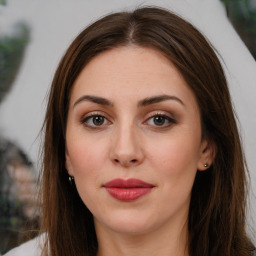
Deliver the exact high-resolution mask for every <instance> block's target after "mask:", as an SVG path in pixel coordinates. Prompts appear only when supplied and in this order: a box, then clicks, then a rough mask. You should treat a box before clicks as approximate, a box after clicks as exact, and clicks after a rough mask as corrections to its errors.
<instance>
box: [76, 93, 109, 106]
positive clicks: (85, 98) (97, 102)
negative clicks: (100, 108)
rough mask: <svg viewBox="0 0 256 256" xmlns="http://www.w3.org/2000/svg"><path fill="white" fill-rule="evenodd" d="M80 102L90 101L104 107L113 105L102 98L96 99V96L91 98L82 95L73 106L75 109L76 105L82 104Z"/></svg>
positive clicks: (90, 96)
mask: <svg viewBox="0 0 256 256" xmlns="http://www.w3.org/2000/svg"><path fill="white" fill-rule="evenodd" d="M82 101H90V102H93V103H96V104H99V105H104V106H113V105H114V104H113V103H112V102H111V101H109V100H108V99H105V98H102V97H98V96H92V95H84V96H82V97H80V98H79V99H78V100H77V101H76V102H75V103H74V106H73V107H75V106H76V105H77V104H78V103H80V102H82Z"/></svg>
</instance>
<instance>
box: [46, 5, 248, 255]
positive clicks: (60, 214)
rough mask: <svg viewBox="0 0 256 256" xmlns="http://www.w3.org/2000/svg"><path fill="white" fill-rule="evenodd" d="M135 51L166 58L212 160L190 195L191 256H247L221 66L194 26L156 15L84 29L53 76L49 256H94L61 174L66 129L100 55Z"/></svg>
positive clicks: (127, 16) (237, 150)
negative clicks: (85, 72) (73, 101)
mask: <svg viewBox="0 0 256 256" xmlns="http://www.w3.org/2000/svg"><path fill="white" fill-rule="evenodd" d="M130 44H133V45H137V46H141V47H150V48H154V49H157V50H158V51H160V52H161V53H162V54H163V55H165V56H166V57H167V58H168V59H169V60H170V61H171V62H172V63H174V64H175V66H176V67H177V68H178V70H179V71H180V73H181V74H182V75H183V77H184V78H185V80H186V82H187V84H188V85H189V86H190V87H191V89H192V90H193V92H194V94H195V96H196V99H197V102H198V105H199V108H200V111H201V120H202V130H203V136H206V137H207V138H208V139H209V140H211V141H212V142H213V143H214V144H215V146H216V152H217V153H216V157H215V160H214V163H213V164H212V166H211V167H210V168H209V169H208V170H207V171H205V172H198V173H197V176H196V179H195V183H194V186H193V190H192V195H191V204H190V211H189V216H188V225H189V245H188V246H189V254H190V256H206V255H207V256H218V255H219V256H225V255H226V256H235V255H237V256H238V255H239V256H246V255H248V256H249V255H250V251H251V250H252V249H253V245H252V243H251V242H250V239H249V238H248V237H247V235H246V232H245V215H246V213H245V206H246V170H245V160H244V156H243V152H242V148H241V143H240V138H239V134H238V129H237V125H236V120H235V117H234V111H233V108H232V104H231V99H230V94H229V90H228V87H227V82H226V79H225V75H224V73H223V69H222V67H221V64H220V62H219V60H218V58H217V56H216V54H215V52H214V50H213V49H212V47H211V46H210V44H209V43H208V42H207V40H206V39H205V38H204V37H203V36H202V34H201V33H200V32H198V30H196V29H195V28H194V27H193V26H192V25H191V24H189V23H188V22H186V21H184V20H183V19H182V18H180V17H178V16H177V15H175V14H173V13H171V12H169V11H167V10H164V9H160V8H155V7H145V8H140V9H137V10H135V11H133V12H120V13H114V14H110V15H108V16H106V17H104V18H102V19H100V20H98V21H96V22H95V23H93V24H92V25H90V26H89V27H88V28H86V29H85V30H84V31H82V32H81V33H80V35H78V37H77V38H76V39H75V40H74V41H73V43H72V44H71V46H70V47H69V48H68V50H67V52H66V53H65V55H64V57H63V58H62V60H61V62H60V64H59V67H58V69H57V71H56V73H55V76H54V79H53V82H52V87H51V91H50V95H49V102H48V107H47V112H46V117H45V123H44V134H45V138H44V148H43V153H44V156H43V157H44V158H43V173H42V178H43V180H42V203H43V204H42V206H43V217H42V232H45V233H46V237H47V240H46V243H45V253H47V251H48V250H49V253H50V255H51V256H65V255H68V256H70V255H76V256H82V255H83V256H84V255H96V252H97V238H96V234H95V229H94V224H93V216H92V214H91V213H90V211H89V210H88V209H87V207H86V206H85V205H84V203H83V202H82V201H81V199H80V197H79V195H78V193H77V190H76V187H75V185H71V184H70V183H69V179H68V174H67V171H66V170H65V128H66V120H67V112H68V107H69V97H70V92H71V88H72V85H73V84H74V81H75V79H76V78H77V76H78V75H79V73H80V72H81V70H82V69H83V68H84V67H85V65H86V64H87V63H88V62H89V61H90V60H91V59H92V58H93V57H94V56H96V55H97V54H99V53H100V52H103V51H106V50H108V49H111V48H115V47H119V46H126V45H130Z"/></svg>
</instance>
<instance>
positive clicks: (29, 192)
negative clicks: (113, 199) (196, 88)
mask: <svg viewBox="0 0 256 256" xmlns="http://www.w3.org/2000/svg"><path fill="white" fill-rule="evenodd" d="M141 5H158V6H163V7H166V8H169V9H170V10H173V11H174V12H177V13H179V14H180V15H181V16H183V17H184V18H186V19H187V20H188V21H190V22H191V23H193V24H194V25H195V26H196V27H197V28H199V30H201V31H202V32H203V33H204V34H205V35H206V37H207V38H208V39H209V40H210V41H211V42H212V44H213V45H214V46H215V47H216V49H217V50H218V52H219V53H220V55H221V56H222V57H221V61H222V63H223V66H224V69H225V72H226V76H227V79H228V82H229V86H230V90H231V94H232V97H233V100H234V106H235V109H236V112H237V114H238V118H239V120H240V124H239V127H240V130H241V134H242V139H243V142H244V148H245V153H246V156H247V160H248V166H249V170H250V175H251V180H252V190H251V210H250V213H249V216H248V218H249V220H248V222H249V223H250V225H253V224H252V223H253V221H254V219H253V218H254V212H256V211H255V208H256V200H255V196H254V194H255V190H254V187H255V186H256V168H255V166H256V158H255V152H256V135H255V131H256V120H255V116H256V104H255V96H254V95H255V93H256V62H255V59H256V0H222V1H221V0H187V1H186V0H167V1H156V0H155V1H139V0H130V1H125V0H108V1H103V0H95V1H89V0H87V1H86V0H76V1H71V0H51V1H50V0H0V254H1V253H5V252H6V251H7V250H9V249H11V248H13V247H15V246H17V245H18V244H20V243H22V242H24V241H26V240H28V239H29V238H31V237H33V236H36V235H37V230H38V228H39V224H40V212H39V210H38V206H37V203H36V193H37V188H38V186H37V184H38V183H37V177H38V173H39V169H40V161H39V147H40V134H39V133H40V128H41V126H42V122H43V116H44V111H45V104H46V95H47V91H48V90H49V87H50V84H51V80H52V77H53V75H54V72H55V69H56V67H57V64H58V62H59V60H60V58H61V56H62V54H63V53H64V51H65V49H66V48H67V47H68V45H69V44H70V43H71V41H72V40H73V39H74V37H75V36H76V35H77V34H78V33H79V32H80V31H81V30H82V29H83V28H84V27H85V26H87V25H88V24H89V23H91V22H92V21H94V20H95V19H97V18H98V17H100V16H103V15H105V14H107V13H110V12H113V11H118V10H131V9H134V8H135V7H138V6H141Z"/></svg>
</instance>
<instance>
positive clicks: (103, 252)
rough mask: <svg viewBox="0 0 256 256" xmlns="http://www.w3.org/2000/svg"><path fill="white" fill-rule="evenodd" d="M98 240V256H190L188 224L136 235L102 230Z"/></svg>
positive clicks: (98, 234)
mask: <svg viewBox="0 0 256 256" xmlns="http://www.w3.org/2000/svg"><path fill="white" fill-rule="evenodd" d="M96 230H97V229H96ZM97 238H98V253H97V256H142V255H143V256H145V255H151V256H159V255H161V256H172V255H173V256H174V255H175V256H188V248H187V240H188V228H187V223H185V224H184V225H182V226H178V225H174V226H173V229H172V231H171V232H170V228H166V227H162V228H161V229H160V230H158V231H152V232H146V233H144V234H136V235H135V234H120V233H117V232H114V231H113V230H109V229H107V228H106V229H104V228H103V229H102V228H101V230H100V232H99V233H97Z"/></svg>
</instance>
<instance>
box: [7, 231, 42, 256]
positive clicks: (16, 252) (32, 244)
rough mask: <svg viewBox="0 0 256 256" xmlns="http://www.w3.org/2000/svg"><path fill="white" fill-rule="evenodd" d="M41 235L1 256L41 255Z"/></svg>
mask: <svg viewBox="0 0 256 256" xmlns="http://www.w3.org/2000/svg"><path fill="white" fill-rule="evenodd" d="M40 242H41V236H39V237H36V238H34V239H32V240H30V241H28V242H26V243H24V244H22V245H20V246H18V247H16V248H14V249H12V250H11V251H9V252H7V253H6V254H4V255H3V256H41V249H40V248H41V247H40Z"/></svg>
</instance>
